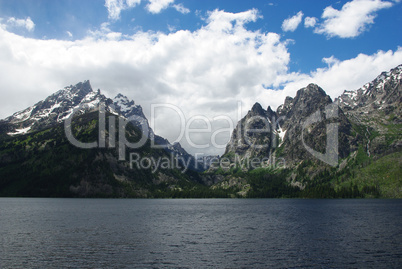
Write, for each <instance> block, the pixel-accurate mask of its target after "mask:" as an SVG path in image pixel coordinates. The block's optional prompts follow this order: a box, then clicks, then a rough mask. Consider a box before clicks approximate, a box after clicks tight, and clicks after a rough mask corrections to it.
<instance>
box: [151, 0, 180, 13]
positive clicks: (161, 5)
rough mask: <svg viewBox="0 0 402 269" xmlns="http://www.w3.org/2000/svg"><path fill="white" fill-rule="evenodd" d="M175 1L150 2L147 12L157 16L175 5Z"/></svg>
mask: <svg viewBox="0 0 402 269" xmlns="http://www.w3.org/2000/svg"><path fill="white" fill-rule="evenodd" d="M173 3H174V0H149V4H148V5H147V10H148V11H149V12H151V13H154V14H157V13H160V12H161V11H162V10H164V9H166V8H168V7H169V6H170V4H173Z"/></svg>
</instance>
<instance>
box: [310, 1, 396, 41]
mask: <svg viewBox="0 0 402 269" xmlns="http://www.w3.org/2000/svg"><path fill="white" fill-rule="evenodd" d="M392 5H393V3H392V2H388V1H381V0H353V1H351V2H347V3H346V4H345V5H343V7H342V9H341V10H337V9H334V8H333V7H332V6H328V7H326V8H325V9H324V12H323V13H322V16H321V17H322V18H323V19H324V22H323V23H322V24H321V25H319V26H318V27H317V28H316V29H315V32H316V33H319V34H325V35H327V36H328V37H335V36H337V37H340V38H352V37H356V36H358V35H360V34H361V33H362V32H364V31H365V30H366V29H367V26H368V25H370V24H373V23H374V18H375V17H376V16H377V14H376V11H378V10H381V9H384V8H389V7H391V6H392Z"/></svg>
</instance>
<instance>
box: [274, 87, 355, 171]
mask: <svg viewBox="0 0 402 269" xmlns="http://www.w3.org/2000/svg"><path fill="white" fill-rule="evenodd" d="M332 105H333V106H332ZM328 109H331V110H333V111H332V112H333V113H334V114H335V115H327V114H329V113H328V111H327V110H328ZM277 113H278V116H279V117H280V127H281V128H282V129H283V131H284V132H286V134H285V135H284V139H283V144H282V146H281V147H282V150H281V155H282V156H283V157H284V158H285V160H286V162H287V164H288V165H294V164H297V163H299V162H300V161H302V160H306V159H312V160H314V157H313V156H312V155H311V154H310V153H309V152H308V151H307V150H306V146H305V145H307V146H309V147H311V148H313V149H314V150H315V151H317V152H320V153H322V154H324V153H326V149H327V146H330V145H327V143H328V141H327V135H328V133H327V125H328V124H330V123H331V122H334V123H337V124H338V125H337V128H338V152H337V154H338V155H339V157H340V158H345V157H346V156H348V155H349V153H350V152H351V151H353V150H355V148H356V147H355V142H354V137H351V128H352V126H351V125H350V123H349V121H348V119H347V118H346V117H345V115H344V114H343V112H342V111H341V110H340V109H338V107H337V105H336V103H335V104H333V103H332V100H331V98H330V97H329V96H328V95H327V94H326V93H325V91H324V90H323V89H322V88H320V87H319V86H317V85H315V84H310V85H308V86H307V87H305V88H302V89H300V90H299V91H298V92H297V94H296V97H295V98H286V100H285V103H284V105H283V106H280V107H278V110H277ZM314 113H318V114H315V115H317V116H319V117H320V119H321V120H320V121H317V122H316V123H313V124H309V125H305V123H306V121H307V120H309V119H311V117H313V116H314ZM302 132H304V133H303V135H302Z"/></svg>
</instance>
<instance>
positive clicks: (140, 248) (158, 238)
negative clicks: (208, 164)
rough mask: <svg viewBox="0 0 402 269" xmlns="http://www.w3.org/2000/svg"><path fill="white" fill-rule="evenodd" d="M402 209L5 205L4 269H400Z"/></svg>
mask: <svg viewBox="0 0 402 269" xmlns="http://www.w3.org/2000/svg"><path fill="white" fill-rule="evenodd" d="M401 265H402V200H299V199H255V200H254V199H184V200H179V199H178V200H170V199H160V200H159V199H155V200H152V199H151V200H140V199H139V200H136V199H127V200H124V199H36V198H32V199H30V198H27V199H26V198H0V268H69V267H70V268H398V267H399V268H401V267H400V266H401Z"/></svg>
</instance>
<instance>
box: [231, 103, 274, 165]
mask: <svg viewBox="0 0 402 269" xmlns="http://www.w3.org/2000/svg"><path fill="white" fill-rule="evenodd" d="M275 114H276V113H275V112H273V111H272V110H271V108H270V107H269V108H268V110H265V109H263V108H262V107H261V105H260V104H259V103H255V104H254V106H253V107H252V108H251V110H250V111H248V113H247V115H246V116H245V117H244V118H243V119H241V120H240V121H239V122H238V124H237V126H236V128H235V129H234V130H233V133H232V136H231V139H230V141H229V143H228V145H227V146H226V151H225V155H226V156H228V154H229V155H231V156H230V157H232V158H233V157H234V155H237V156H238V157H239V158H241V159H243V158H251V157H257V156H267V155H268V154H269V153H270V151H271V147H272V146H271V144H272V134H273V133H274V132H276V128H274V127H275V126H272V119H273V117H275Z"/></svg>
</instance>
